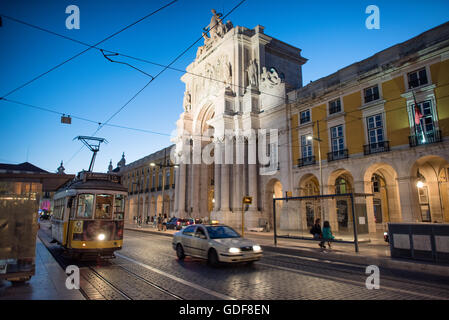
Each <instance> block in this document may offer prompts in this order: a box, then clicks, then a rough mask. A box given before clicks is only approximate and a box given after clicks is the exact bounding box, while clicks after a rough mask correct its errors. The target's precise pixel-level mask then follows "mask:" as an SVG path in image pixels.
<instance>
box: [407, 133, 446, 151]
mask: <svg viewBox="0 0 449 320" xmlns="http://www.w3.org/2000/svg"><path fill="white" fill-rule="evenodd" d="M408 140H409V143H410V147H411V148H413V147H416V146H420V145H424V144H431V143H437V142H441V141H443V139H442V137H441V130H435V131H430V132H426V133H424V134H414V135H412V136H409V137H408Z"/></svg>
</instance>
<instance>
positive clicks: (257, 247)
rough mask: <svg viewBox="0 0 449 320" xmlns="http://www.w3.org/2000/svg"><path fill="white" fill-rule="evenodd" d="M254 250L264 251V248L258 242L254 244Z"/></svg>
mask: <svg viewBox="0 0 449 320" xmlns="http://www.w3.org/2000/svg"><path fill="white" fill-rule="evenodd" d="M253 251H255V252H258V251H262V248H261V247H260V246H259V245H257V244H256V245H254V246H253Z"/></svg>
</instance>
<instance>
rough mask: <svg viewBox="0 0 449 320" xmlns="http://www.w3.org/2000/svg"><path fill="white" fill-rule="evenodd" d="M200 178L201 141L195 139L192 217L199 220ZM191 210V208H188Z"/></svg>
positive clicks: (197, 138)
mask: <svg viewBox="0 0 449 320" xmlns="http://www.w3.org/2000/svg"><path fill="white" fill-rule="evenodd" d="M200 176H201V139H200V138H199V137H195V138H194V139H193V163H192V177H191V181H192V185H191V186H190V188H191V192H192V193H191V207H192V208H193V212H192V217H193V218H199V214H200V193H201V189H200ZM188 209H190V208H188Z"/></svg>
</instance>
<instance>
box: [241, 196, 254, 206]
mask: <svg viewBox="0 0 449 320" xmlns="http://www.w3.org/2000/svg"><path fill="white" fill-rule="evenodd" d="M243 203H244V204H251V203H253V197H243Z"/></svg>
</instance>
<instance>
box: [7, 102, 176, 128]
mask: <svg viewBox="0 0 449 320" xmlns="http://www.w3.org/2000/svg"><path fill="white" fill-rule="evenodd" d="M3 100H5V101H6V102H11V103H14V104H18V105H22V106H25V107H29V108H33V109H37V110H41V111H45V112H49V113H54V114H58V115H61V116H65V115H68V116H70V117H71V118H73V119H78V120H82V121H86V122H90V123H93V124H97V125H100V124H101V122H99V121H95V120H91V119H87V118H84V117H80V116H76V115H73V114H69V113H63V112H60V111H56V110H52V109H49V108H45V107H40V106H36V105H32V104H29V103H24V102H21V101H17V100H11V99H3ZM107 126H109V127H115V128H122V129H127V130H133V131H140V132H145V133H150V134H156V135H161V136H171V135H170V134H168V133H162V132H156V131H151V130H146V129H141V128H133V127H128V126H123V125H118V124H111V123H108V124H107Z"/></svg>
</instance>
